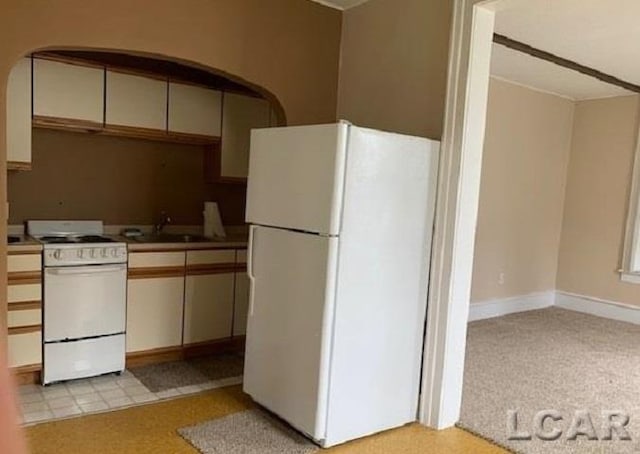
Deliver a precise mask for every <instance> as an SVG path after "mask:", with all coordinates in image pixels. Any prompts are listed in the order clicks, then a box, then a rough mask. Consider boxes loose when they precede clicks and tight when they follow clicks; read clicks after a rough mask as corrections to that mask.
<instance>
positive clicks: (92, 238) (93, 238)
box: [77, 235, 114, 243]
mask: <svg viewBox="0 0 640 454" xmlns="http://www.w3.org/2000/svg"><path fill="white" fill-rule="evenodd" d="M77 239H78V242H79V243H113V242H114V240H113V239H112V238H108V237H106V236H100V235H83V236H79V237H77Z"/></svg>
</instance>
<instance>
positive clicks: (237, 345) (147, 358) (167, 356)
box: [126, 336, 245, 367]
mask: <svg viewBox="0 0 640 454" xmlns="http://www.w3.org/2000/svg"><path fill="white" fill-rule="evenodd" d="M244 344H245V336H236V337H229V338H225V339H219V340H214V341H207V342H199V343H197V344H184V345H178V346H175V347H166V348H156V349H153V350H144V351H140V352H130V353H127V361H126V367H139V366H148V365H151V364H159V363H166V362H169V361H180V360H183V359H188V358H197V357H199V356H208V355H215V354H218V353H229V352H236V351H244Z"/></svg>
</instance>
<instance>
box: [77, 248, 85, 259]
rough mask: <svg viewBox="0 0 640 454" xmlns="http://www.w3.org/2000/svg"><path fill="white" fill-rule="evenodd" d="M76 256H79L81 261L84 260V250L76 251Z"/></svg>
mask: <svg viewBox="0 0 640 454" xmlns="http://www.w3.org/2000/svg"><path fill="white" fill-rule="evenodd" d="M76 254H77V256H78V258H79V259H81V258H82V255H83V254H82V249H78V250H77V251H76Z"/></svg>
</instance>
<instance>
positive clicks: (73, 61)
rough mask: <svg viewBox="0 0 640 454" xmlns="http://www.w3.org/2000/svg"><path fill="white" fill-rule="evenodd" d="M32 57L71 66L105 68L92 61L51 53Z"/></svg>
mask: <svg viewBox="0 0 640 454" xmlns="http://www.w3.org/2000/svg"><path fill="white" fill-rule="evenodd" d="M32 57H33V58H35V59H39V60H49V61H55V62H58V63H66V64H69V65H76V66H85V67H87V68H97V69H103V68H104V65H101V64H99V63H93V62H91V61H88V60H83V59H80V58H73V57H63V56H62V55H57V54H52V53H49V52H38V53H35V54H32Z"/></svg>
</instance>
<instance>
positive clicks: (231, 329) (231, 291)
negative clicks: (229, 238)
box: [127, 249, 249, 353]
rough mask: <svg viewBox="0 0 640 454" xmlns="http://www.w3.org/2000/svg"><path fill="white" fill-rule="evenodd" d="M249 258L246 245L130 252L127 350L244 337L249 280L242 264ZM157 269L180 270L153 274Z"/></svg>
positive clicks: (138, 350) (165, 270)
mask: <svg viewBox="0 0 640 454" xmlns="http://www.w3.org/2000/svg"><path fill="white" fill-rule="evenodd" d="M245 263H246V250H238V251H236V250H235V249H216V250H193V251H186V256H185V251H175V252H131V253H130V254H129V280H128V284H127V286H128V291H127V352H128V353H134V352H143V351H149V350H154V349H160V348H167V347H180V346H181V345H193V344H199V343H206V342H211V341H217V340H224V339H230V338H231V337H232V336H243V335H244V334H245V332H246V326H247V310H248V305H249V280H248V278H247V274H246V271H240V270H239V269H238V268H239V267H241V266H244V264H245ZM185 265H186V269H185V268H181V267H184V266H185ZM181 269H182V270H183V271H181ZM158 272H168V273H178V275H174V276H171V275H170V276H162V277H161V276H155V277H154V276H152V274H153V273H158ZM181 272H183V273H184V275H179V274H180V273H181Z"/></svg>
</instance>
